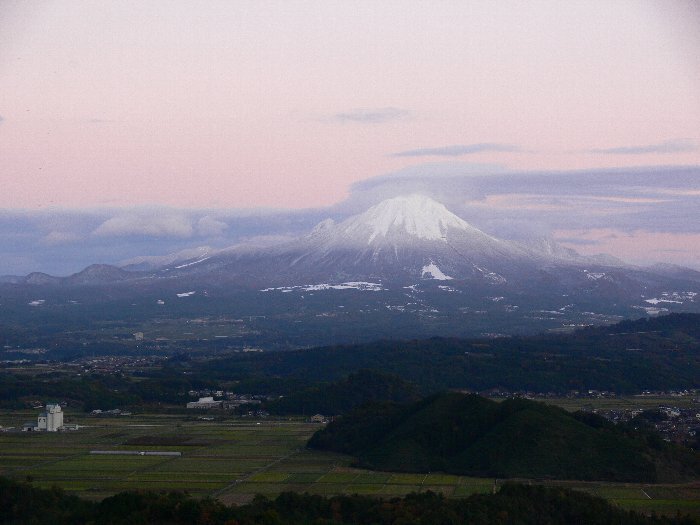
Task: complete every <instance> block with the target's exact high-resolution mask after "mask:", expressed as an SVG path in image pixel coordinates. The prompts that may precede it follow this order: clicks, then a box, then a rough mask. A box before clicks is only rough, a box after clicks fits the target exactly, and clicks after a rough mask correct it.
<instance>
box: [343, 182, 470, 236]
mask: <svg viewBox="0 0 700 525" xmlns="http://www.w3.org/2000/svg"><path fill="white" fill-rule="evenodd" d="M343 225H344V226H345V227H346V231H347V232H348V233H366V232H369V240H368V244H371V243H372V241H374V240H375V239H376V238H379V237H387V236H389V235H390V234H391V233H396V232H398V233H406V234H409V235H412V236H414V237H418V238H420V239H426V240H440V239H444V238H445V234H446V233H447V230H449V229H459V230H467V231H474V230H475V228H474V227H473V226H471V225H470V224H469V223H467V222H466V221H464V220H462V219H460V218H459V217H457V215H455V214H454V213H452V212H451V211H449V210H448V209H447V208H446V207H445V206H444V205H443V204H441V203H439V202H437V201H435V200H433V199H431V198H430V197H426V196H425V195H418V194H414V195H405V196H400V197H394V198H391V199H387V200H384V201H382V202H380V203H379V204H376V205H374V206H372V207H371V208H370V209H368V210H367V211H366V212H364V213H361V214H360V215H357V216H355V217H351V218H350V219H348V220H347V221H345V223H343Z"/></svg>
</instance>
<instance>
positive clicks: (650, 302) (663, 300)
mask: <svg viewBox="0 0 700 525" xmlns="http://www.w3.org/2000/svg"><path fill="white" fill-rule="evenodd" d="M644 302H645V303H649V304H659V303H676V304H683V301H673V300H671V299H645V300H644Z"/></svg>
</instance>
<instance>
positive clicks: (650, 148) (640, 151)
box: [589, 139, 700, 155]
mask: <svg viewBox="0 0 700 525" xmlns="http://www.w3.org/2000/svg"><path fill="white" fill-rule="evenodd" d="M698 150H700V146H698V144H697V142H695V141H694V140H691V139H675V140H667V141H665V142H659V143H658V144H646V145H642V146H620V147H616V148H600V149H591V150H589V153H602V154H604V155H645V154H647V153H684V152H691V151H698Z"/></svg>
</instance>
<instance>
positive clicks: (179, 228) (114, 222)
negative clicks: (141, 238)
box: [92, 212, 194, 237]
mask: <svg viewBox="0 0 700 525" xmlns="http://www.w3.org/2000/svg"><path fill="white" fill-rule="evenodd" d="M92 233H93V235H96V236H101V237H119V236H129V235H146V236H154V237H191V236H192V234H193V233H194V228H193V227H192V222H191V220H190V219H189V218H188V217H186V216H185V215H179V214H174V213H164V214H161V213H157V212H151V213H127V214H124V215H118V216H116V217H112V218H111V219H107V220H106V221H104V222H103V223H102V224H100V225H99V226H98V227H97V228H95V230H94V231H93V232H92Z"/></svg>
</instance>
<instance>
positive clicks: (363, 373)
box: [268, 369, 420, 415]
mask: <svg viewBox="0 0 700 525" xmlns="http://www.w3.org/2000/svg"><path fill="white" fill-rule="evenodd" d="M419 397H420V396H419V395H418V389H417V388H416V386H415V385H414V384H412V383H409V382H407V381H404V380H403V379H401V378H400V377H397V376H394V375H390V374H384V373H381V372H377V371H374V370H366V369H363V370H360V371H359V372H356V373H354V374H350V375H349V376H348V377H347V378H345V379H342V380H340V381H337V382H334V383H327V384H323V385H315V386H312V387H309V388H304V389H300V390H296V391H293V392H291V393H290V394H289V395H287V396H285V397H283V398H282V399H280V400H279V401H276V402H273V403H271V404H269V405H268V410H270V412H272V413H275V414H307V415H310V414H314V413H321V414H326V415H336V414H344V413H346V412H348V411H350V410H352V409H353V408H355V407H358V406H361V405H363V404H365V403H368V402H370V401H395V402H399V403H404V402H408V401H416V400H417V399H418V398H419Z"/></svg>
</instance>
